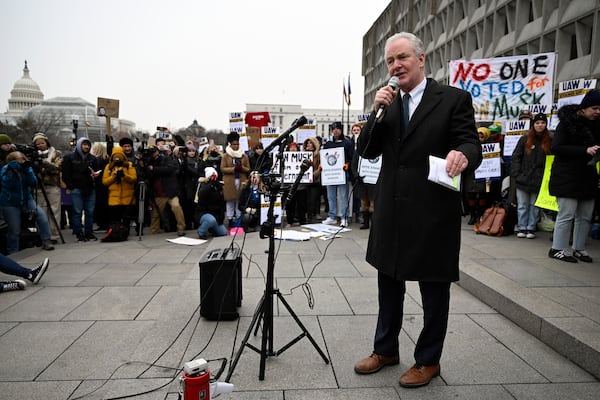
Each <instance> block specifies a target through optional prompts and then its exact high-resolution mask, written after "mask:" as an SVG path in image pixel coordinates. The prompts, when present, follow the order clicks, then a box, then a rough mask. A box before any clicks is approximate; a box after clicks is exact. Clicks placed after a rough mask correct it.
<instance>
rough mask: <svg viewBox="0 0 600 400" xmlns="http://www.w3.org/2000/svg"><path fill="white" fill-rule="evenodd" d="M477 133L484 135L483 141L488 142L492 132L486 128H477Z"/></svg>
mask: <svg viewBox="0 0 600 400" xmlns="http://www.w3.org/2000/svg"><path fill="white" fill-rule="evenodd" d="M477 133H478V134H481V135H483V140H484V141H486V140H488V139H489V138H490V130H489V129H488V128H486V127H485V126H481V127H479V128H477Z"/></svg>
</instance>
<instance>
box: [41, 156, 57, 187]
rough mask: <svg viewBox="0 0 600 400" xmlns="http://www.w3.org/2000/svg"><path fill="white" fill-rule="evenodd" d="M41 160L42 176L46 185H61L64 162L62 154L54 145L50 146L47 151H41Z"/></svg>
mask: <svg viewBox="0 0 600 400" xmlns="http://www.w3.org/2000/svg"><path fill="white" fill-rule="evenodd" d="M38 154H39V157H40V160H41V163H40V164H41V165H40V177H41V178H42V181H43V183H44V185H47V186H57V187H58V186H60V166H61V164H62V154H61V152H60V151H58V150H56V149H55V148H54V147H49V148H48V149H47V150H46V151H39V150H38Z"/></svg>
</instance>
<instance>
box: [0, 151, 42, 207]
mask: <svg viewBox="0 0 600 400" xmlns="http://www.w3.org/2000/svg"><path fill="white" fill-rule="evenodd" d="M0 177H1V179H2V191H1V192H0V206H2V207H23V206H24V205H26V204H27V203H28V202H29V200H31V199H33V196H32V195H31V189H32V188H35V187H36V185H37V178H36V177H35V173H34V172H33V169H32V168H31V167H30V166H29V165H27V164H25V165H24V164H20V163H18V162H17V160H12V161H10V162H9V163H8V164H6V165H4V166H3V167H2V169H1V170H0Z"/></svg>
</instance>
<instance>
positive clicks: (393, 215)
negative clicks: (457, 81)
mask: <svg viewBox="0 0 600 400" xmlns="http://www.w3.org/2000/svg"><path fill="white" fill-rule="evenodd" d="M399 99H400V96H399V95H398V96H397V97H396V98H395V100H394V102H393V103H392V104H391V105H390V106H389V107H388V108H387V110H386V113H385V114H384V116H383V118H381V121H380V122H378V123H376V122H375V112H372V113H371V115H370V116H369V119H368V121H367V125H366V126H365V127H364V128H363V130H362V133H361V135H360V138H359V146H358V151H359V152H360V154H361V155H362V157H364V158H367V159H373V158H376V157H379V156H381V155H383V162H382V166H381V172H380V175H379V179H378V181H377V194H376V196H375V211H374V213H373V217H372V220H371V221H372V225H371V230H370V232H369V242H368V248H367V257H366V259H367V262H369V263H370V264H371V265H373V266H374V267H375V268H377V269H378V270H379V272H381V273H384V274H386V275H388V276H390V277H393V278H395V279H396V280H417V281H435V282H448V281H457V280H458V278H459V274H458V256H459V252H460V232H461V216H462V202H461V193H460V192H457V191H453V190H451V189H448V188H445V187H443V186H441V185H438V184H436V183H433V182H431V181H429V180H428V179H427V176H428V173H429V156H430V155H434V156H437V157H441V158H446V156H447V155H448V153H449V152H450V150H458V151H460V152H462V153H463V154H464V155H465V156H466V158H467V160H468V167H467V169H466V170H465V171H463V176H465V175H466V174H470V173H473V171H474V170H475V169H476V168H477V167H478V166H479V164H480V163H481V158H482V157H481V145H480V143H479V138H478V135H477V131H476V128H475V119H474V112H473V103H472V101H471V96H470V95H469V94H468V93H467V92H465V91H463V90H459V89H456V88H452V87H449V86H446V85H440V84H438V83H437V82H436V81H434V80H431V79H428V80H427V86H426V88H425V91H424V93H423V97H422V99H421V102H420V103H419V105H418V107H417V108H416V109H415V111H414V113H413V115H412V117H411V119H410V122H409V124H408V128H407V132H406V133H404V134H402V132H403V130H404V129H403V128H402V101H401V99H400V100H399Z"/></svg>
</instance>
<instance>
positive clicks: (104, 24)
mask: <svg viewBox="0 0 600 400" xmlns="http://www.w3.org/2000/svg"><path fill="white" fill-rule="evenodd" d="M388 4H389V0H371V1H358V0H304V1H287V0H221V1H206V0H188V1H184V0H170V1H157V0H143V1H142V0H135V1H134V0H120V1H113V0H104V1H81V0H77V1H75V0H53V1H47V0H0V54H1V60H2V61H1V62H0V112H5V111H6V110H7V109H8V98H9V97H10V91H11V90H12V87H13V85H14V83H15V81H17V80H18V79H20V78H21V76H22V69H23V65H24V64H23V63H24V60H27V62H28V65H29V70H30V75H31V78H32V79H33V80H35V81H36V82H37V83H38V84H39V86H40V88H41V90H42V92H43V93H44V98H45V99H49V98H52V97H59V96H67V97H82V98H84V99H85V100H87V101H89V102H91V103H94V104H95V103H96V100H97V98H98V97H106V98H112V99H119V100H120V117H121V118H125V119H128V120H131V121H133V122H135V123H136V124H137V128H138V129H141V130H147V131H149V132H151V133H152V132H154V130H155V127H156V126H157V125H160V126H168V127H170V128H172V129H179V128H182V127H185V126H188V125H190V124H191V123H192V121H193V120H194V119H197V120H198V123H199V124H200V125H202V126H204V127H205V128H207V129H221V130H223V131H225V132H228V130H229V122H228V116H229V112H231V111H244V110H245V104H246V103H269V104H272V103H276V104H279V103H283V104H299V105H301V106H302V107H305V108H333V109H340V111H341V106H342V83H343V82H344V81H345V80H347V78H348V73H350V75H351V86H352V108H353V109H355V108H356V109H362V107H363V99H362V96H363V77H362V75H361V54H362V37H363V35H364V34H365V33H366V31H367V30H368V29H369V28H370V27H371V25H372V24H373V22H374V21H375V19H376V18H377V17H378V16H379V15H380V14H381V12H382V11H383V10H384V9H385V7H386V6H387V5H388ZM284 128H286V127H284Z"/></svg>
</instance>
